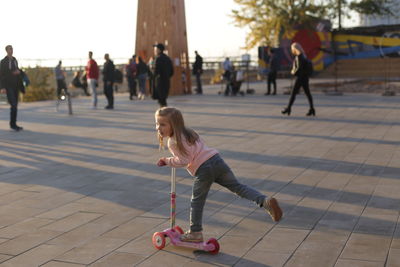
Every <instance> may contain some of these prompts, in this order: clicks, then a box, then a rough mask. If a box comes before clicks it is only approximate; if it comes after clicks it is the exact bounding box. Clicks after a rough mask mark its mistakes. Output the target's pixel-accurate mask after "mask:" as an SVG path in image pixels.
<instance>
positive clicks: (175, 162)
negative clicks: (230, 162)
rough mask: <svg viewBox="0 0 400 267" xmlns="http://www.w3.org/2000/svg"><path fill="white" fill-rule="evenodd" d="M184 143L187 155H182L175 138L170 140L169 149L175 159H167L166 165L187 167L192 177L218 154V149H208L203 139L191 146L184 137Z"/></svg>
mask: <svg viewBox="0 0 400 267" xmlns="http://www.w3.org/2000/svg"><path fill="white" fill-rule="evenodd" d="M182 142H183V146H184V147H185V149H186V151H187V155H182V154H181V153H180V152H179V150H178V146H177V144H176V141H175V139H174V138H168V149H169V151H171V153H172V155H173V157H169V158H166V163H167V165H168V166H171V167H177V168H179V167H185V168H186V169H187V170H188V172H189V173H190V174H191V175H192V176H195V173H196V171H197V169H198V168H199V167H200V165H201V164H203V163H204V162H205V161H206V160H208V159H209V158H211V157H212V156H214V155H215V154H218V151H217V150H216V149H213V148H209V147H207V146H206V145H205V143H204V141H203V140H202V139H201V138H199V140H197V142H196V143H195V144H194V145H190V144H189V143H188V142H187V141H186V138H185V137H184V136H182Z"/></svg>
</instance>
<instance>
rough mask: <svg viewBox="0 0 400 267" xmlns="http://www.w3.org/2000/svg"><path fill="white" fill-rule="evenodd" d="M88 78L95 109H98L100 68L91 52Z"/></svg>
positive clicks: (87, 67) (87, 71) (87, 70)
mask: <svg viewBox="0 0 400 267" xmlns="http://www.w3.org/2000/svg"><path fill="white" fill-rule="evenodd" d="M85 70H86V77H87V81H88V85H89V88H90V90H91V91H92V104H93V109H95V108H97V85H98V84H97V83H98V80H99V67H98V66H97V62H96V61H95V60H94V59H93V52H92V51H89V61H88V63H87V65H86V68H85Z"/></svg>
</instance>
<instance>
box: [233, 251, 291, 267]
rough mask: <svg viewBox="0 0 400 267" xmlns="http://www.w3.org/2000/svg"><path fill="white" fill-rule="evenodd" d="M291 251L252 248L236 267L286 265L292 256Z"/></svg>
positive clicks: (275, 266) (276, 266)
mask: <svg viewBox="0 0 400 267" xmlns="http://www.w3.org/2000/svg"><path fill="white" fill-rule="evenodd" d="M290 255H291V254H290V253H282V252H276V251H274V252H272V251H259V250H251V251H249V253H247V254H246V255H245V256H243V257H242V258H241V259H240V260H239V262H238V263H237V264H235V267H236V266H238V267H247V266H254V267H267V266H270V267H278V266H284V264H285V262H286V261H287V260H288V258H289V257H290Z"/></svg>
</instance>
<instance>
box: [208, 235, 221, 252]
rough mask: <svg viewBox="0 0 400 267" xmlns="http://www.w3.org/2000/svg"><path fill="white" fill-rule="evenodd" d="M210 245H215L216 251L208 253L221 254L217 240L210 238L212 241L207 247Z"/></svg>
mask: <svg viewBox="0 0 400 267" xmlns="http://www.w3.org/2000/svg"><path fill="white" fill-rule="evenodd" d="M208 244H213V245H214V249H213V250H210V251H208V252H210V254H218V252H219V243H218V241H217V239H215V238H210V239H209V240H208V241H207V245H208Z"/></svg>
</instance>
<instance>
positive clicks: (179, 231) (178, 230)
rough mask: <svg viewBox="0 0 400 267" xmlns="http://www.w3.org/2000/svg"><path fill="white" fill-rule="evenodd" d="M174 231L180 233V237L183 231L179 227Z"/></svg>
mask: <svg viewBox="0 0 400 267" xmlns="http://www.w3.org/2000/svg"><path fill="white" fill-rule="evenodd" d="M174 230H175V231H177V232H178V233H180V234H181V235H182V234H183V230H182V228H180V227H179V226H175V227H174Z"/></svg>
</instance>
